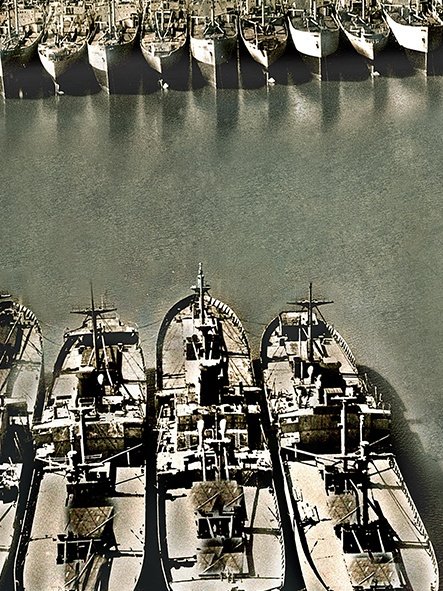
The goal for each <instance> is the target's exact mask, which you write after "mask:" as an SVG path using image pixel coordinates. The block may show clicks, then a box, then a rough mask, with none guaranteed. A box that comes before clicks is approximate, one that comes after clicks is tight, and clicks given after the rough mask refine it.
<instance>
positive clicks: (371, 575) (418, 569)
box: [289, 459, 436, 591]
mask: <svg viewBox="0 0 443 591" xmlns="http://www.w3.org/2000/svg"><path fill="white" fill-rule="evenodd" d="M289 474H290V479H291V481H292V482H291V483H289V484H290V486H291V485H292V486H291V488H292V490H293V491H294V497H295V498H296V499H298V502H297V507H298V511H299V514H300V519H301V520H302V521H303V520H304V521H305V525H304V526H303V525H300V526H299V529H300V532H301V538H302V539H303V538H304V539H305V541H306V544H307V546H306V550H307V552H304V557H303V559H302V561H301V562H302V566H303V574H304V576H305V583H306V585H307V588H308V589H315V590H316V589H323V588H324V587H323V585H322V584H321V583H320V580H322V581H324V583H325V585H326V586H327V587H328V588H329V587H330V588H331V589H340V591H352V590H353V588H354V587H353V585H357V584H360V585H361V589H370V588H371V584H373V583H374V581H375V579H377V580H378V581H379V583H382V582H383V583H385V584H388V583H391V584H392V585H393V588H394V589H397V588H403V587H402V584H404V582H403V583H402V579H403V575H402V574H401V573H400V574H399V573H398V572H397V569H395V568H394V565H393V564H390V563H389V560H386V559H384V558H380V559H379V560H378V561H377V560H371V558H370V557H369V556H368V555H367V554H346V555H345V554H344V553H343V552H342V547H341V542H340V540H339V538H338V537H337V536H336V534H335V531H334V525H335V524H336V523H337V522H338V521H339V520H340V519H344V518H346V514H347V513H349V510H350V507H349V506H348V505H347V504H346V502H345V500H344V496H345V495H327V494H326V492H325V487H324V482H323V479H322V477H321V474H320V472H319V470H318V468H317V466H316V464H315V462H314V461H307V462H301V461H300V462H290V463H289ZM369 475H370V478H371V488H370V493H369V494H370V499H372V500H373V501H376V502H378V503H379V505H380V507H381V511H382V513H383V515H384V517H385V518H386V519H387V521H388V522H389V524H390V525H391V527H392V528H393V529H394V531H395V532H396V534H397V536H398V538H399V543H398V546H399V547H400V553H401V558H402V560H403V564H404V567H405V575H406V579H407V580H408V581H409V584H410V587H407V588H408V589H409V588H410V589H411V590H416V591H431V589H433V588H435V587H433V586H432V585H433V584H435V583H436V574H435V569H434V566H435V557H434V554H433V551H432V550H431V547H430V544H429V539H428V537H427V534H426V532H425V530H424V527H423V524H422V522H421V520H420V517H419V515H418V513H417V510H416V508H415V506H414V503H413V501H412V499H411V497H410V495H409V492H408V490H407V489H406V486H405V484H404V481H403V479H402V478H400V477H399V472H398V469H397V468H396V464H395V463H392V464H391V462H390V460H389V459H375V460H373V461H372V462H371V463H370V467H369ZM346 496H348V495H346ZM349 496H351V495H349ZM351 510H352V507H351ZM369 514H370V518H374V517H375V516H374V513H373V511H372V510H370V513H369ZM299 550H300V544H299ZM310 560H312V562H313V564H314V565H315V568H316V569H317V570H318V576H317V575H316V573H315V571H314V568H313V567H312V564H311V563H310ZM351 581H352V582H353V584H352V583H351Z"/></svg>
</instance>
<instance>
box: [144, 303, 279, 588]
mask: <svg viewBox="0 0 443 591" xmlns="http://www.w3.org/2000/svg"><path fill="white" fill-rule="evenodd" d="M201 301H204V302H205V303H204V308H205V314H204V318H205V319H206V320H204V321H203V324H204V326H205V327H206V328H207V329H208V331H209V332H208V338H209V339H210V341H211V342H212V345H211V349H212V352H213V354H214V357H213V360H210V359H209V358H208V361H207V362H205V361H203V358H201V359H200V361H198V357H197V358H196V357H195V356H194V353H193V351H196V352H198V351H199V342H198V338H199V337H198V335H199V334H201V333H200V329H199V327H200V326H202V325H201V324H200V322H201V317H200V319H197V318H196V307H195V306H196V305H197V304H196V302H197V300H196V298H195V297H194V296H190V297H188V298H185V299H183V300H181V301H180V302H178V303H177V304H176V305H175V306H173V307H172V308H171V310H170V311H169V312H168V313H167V314H166V316H165V319H164V321H163V323H162V325H161V327H160V331H159V335H158V339H157V385H158V388H159V390H158V392H157V416H158V421H159V422H158V426H159V433H160V437H159V445H158V452H157V466H156V472H157V493H158V494H157V507H158V511H157V512H158V542H159V550H160V556H161V559H162V567H163V572H164V576H165V581H166V584H167V587H168V589H170V590H171V591H207V590H208V589H211V590H213V591H231V590H232V589H233V588H236V587H238V588H241V589H243V590H244V591H257V590H258V591H271V590H277V589H281V587H282V584H283V579H284V567H285V555H284V546H283V538H282V533H281V532H282V530H281V521H280V513H279V508H278V504H277V499H276V496H275V488H274V484H273V477H272V470H271V461H270V454H269V450H268V449H267V447H266V444H265V441H264V439H263V433H262V430H261V410H260V408H259V406H258V405H257V396H258V394H259V389H258V388H257V387H256V386H255V381H254V375H253V371H252V364H251V361H250V351H249V345H248V342H247V340H246V336H245V333H244V330H243V327H242V325H241V322H240V320H239V319H238V318H237V316H236V315H235V314H234V312H233V311H232V310H231V309H230V308H229V307H228V306H227V305H226V304H224V303H222V302H220V301H219V300H216V299H214V298H211V297H209V296H207V295H206V294H205V295H204V300H200V302H201ZM200 309H201V308H200ZM205 323H206V324H205ZM210 327H212V328H210ZM206 328H204V329H203V331H204V332H206ZM212 329H214V332H213V331H212ZM215 332H216V333H217V335H218V337H217V338H216V337H215V336H214V335H215ZM193 343H194V344H195V349H194V346H193ZM209 357H211V354H210V355H209ZM216 360H217V361H216ZM222 368H223V369H222ZM220 372H221V373H222V374H223V375H224V376H225V377H224V378H223V385H222V386H221V390H219V387H220V382H219V380H220V379H221V373H220ZM198 375H200V383H201V384H202V389H201V390H200V392H197V391H196V389H195V386H196V385H197V377H198ZM211 376H212V378H213V379H214V380H215V382H213V381H211ZM208 380H209V381H208ZM209 383H211V384H212V385H211V386H209ZM216 383H218V385H216ZM204 384H206V385H208V387H206V386H204ZM217 391H218V393H217ZM228 399H229V401H230V403H229V404H225V402H226V401H227V400H228ZM246 400H248V405H245V401H246ZM199 417H200V418H199ZM202 417H203V418H202ZM202 421H203V422H204V424H205V427H203V428H202V429H201V431H200V433H201V435H200V438H201V439H200V441H201V447H200V450H199V449H198V448H199V445H198V437H199V436H198V433H197V431H198V429H200V428H201V425H202ZM223 424H224V426H222V425H223ZM198 425H200V427H199V426H198ZM220 429H222V431H223V440H219V441H220V443H222V442H223V445H226V446H227V447H226V448H225V449H226V453H225V454H223V457H224V460H223V459H222V455H220V456H219V461H220V464H217V465H218V467H217V468H215V472H214V466H215V464H213V463H212V459H213V458H214V456H213V455H212V451H211V449H215V447H214V448H213V447H212V446H213V445H217V443H216V442H215V440H214V436H215V435H216V434H217V433H218V432H219V431H220ZM206 438H208V439H209V441H208V440H206V441H204V440H205V439H206ZM196 443H197V445H196ZM203 446H204V447H203ZM172 448H174V450H173V451H171V449H172ZM203 449H204V450H205V451H204V452H202V450H203ZM228 450H229V451H228ZM222 464H224V468H222ZM214 474H218V476H216V477H215V478H214ZM214 499H217V501H216V502H215V504H214V505H213V508H212V509H211V507H210V505H211V504H212V503H214ZM206 506H207V507H208V510H206V508H205V507H206ZM207 511H208V512H207ZM213 512H214V513H215V514H216V515H215V517H214V513H213ZM212 520H215V521H212ZM213 523H216V525H215V526H214V525H212V524H213ZM227 523H229V524H230V525H229V526H227V525H224V524H227ZM208 528H209V529H208Z"/></svg>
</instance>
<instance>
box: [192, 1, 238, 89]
mask: <svg viewBox="0 0 443 591" xmlns="http://www.w3.org/2000/svg"><path fill="white" fill-rule="evenodd" d="M190 38H191V42H190V44H191V54H192V57H193V58H194V60H195V61H196V62H197V65H198V68H199V70H200V72H201V74H202V76H203V78H204V79H205V80H206V82H207V83H208V84H209V85H210V86H212V87H214V88H218V87H221V86H224V85H225V77H224V76H223V73H224V72H223V70H224V69H225V68H224V67H225V66H226V65H227V64H228V62H229V60H232V59H233V58H234V57H236V55H235V54H236V49H237V15H236V13H235V9H234V8H232V7H231V6H230V5H229V4H228V3H223V5H220V4H218V5H217V7H216V5H215V0H211V1H210V2H209V3H208V1H207V0H203V2H202V3H201V4H199V5H195V6H194V9H193V10H192V11H191V15H190Z"/></svg>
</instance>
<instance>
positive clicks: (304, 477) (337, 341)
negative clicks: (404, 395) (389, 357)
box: [261, 312, 438, 591]
mask: <svg viewBox="0 0 443 591" xmlns="http://www.w3.org/2000/svg"><path fill="white" fill-rule="evenodd" d="M303 315H304V316H303ZM308 318H309V316H308V312H283V313H281V314H280V316H279V317H278V318H276V319H275V320H274V321H273V322H272V323H271V324H270V325H269V326H268V328H267V329H266V331H265V334H264V335H263V339H262V347H261V360H262V366H263V374H264V383H265V391H266V395H267V400H268V407H269V410H270V417H271V421H272V422H273V423H274V425H275V426H276V430H277V437H278V444H279V449H280V458H279V459H280V470H281V472H282V474H283V481H284V493H285V498H286V505H287V507H288V512H289V516H290V520H291V523H292V528H293V533H294V539H295V543H296V548H297V554H298V557H299V562H300V567H301V570H302V574H303V579H304V584H305V588H306V590H307V591H324V589H340V591H354V589H356V588H359V589H360V588H361V589H368V590H369V589H371V588H373V585H374V584H375V585H376V586H378V585H379V586H381V587H383V588H392V589H396V590H397V589H398V590H404V591H406V590H407V591H432V590H434V589H435V590H436V589H438V565H437V561H436V559H435V554H434V550H433V548H432V544H431V542H430V540H429V537H428V535H427V533H426V529H425V527H424V525H423V523H422V521H421V519H420V516H419V514H418V512H417V509H416V507H415V504H414V501H413V499H412V497H411V495H410V494H409V491H408V489H407V487H406V484H405V482H404V479H403V477H402V475H401V472H400V470H399V468H398V465H397V463H396V460H395V457H394V456H393V454H392V453H386V452H387V451H388V452H389V450H390V447H389V434H390V423H391V419H390V411H389V409H388V408H386V407H385V406H384V405H383V404H381V399H380V398H379V396H380V395H379V393H376V398H377V399H378V402H377V401H376V398H374V394H373V393H372V391H371V386H370V384H368V383H367V382H365V381H363V378H361V376H360V375H359V373H358V370H357V366H356V363H355V359H354V357H353V355H352V353H351V351H350V349H349V346H348V345H347V343H346V342H345V341H344V339H343V338H342V337H341V335H340V334H339V333H338V332H337V331H336V330H335V329H334V328H333V327H332V326H330V325H328V324H327V323H326V322H324V321H320V320H317V319H315V318H314V320H315V322H313V325H312V329H311V330H312V332H311V333H310V332H309V330H306V328H307V327H306V323H307V319H308ZM312 333H314V334H315V338H314V339H313V341H312V344H311V347H313V348H312V349H311V350H312V352H313V353H311V354H310V353H309V351H310V342H309V341H310V337H309V334H312ZM318 364H320V365H318ZM306 370H308V371H307V372H306ZM317 372H321V373H318V374H317ZM305 387H306V389H305ZM377 445H378V446H379V447H378V453H377V454H375V453H374V454H373V455H371V453H370V452H369V455H365V454H366V453H367V450H369V449H370V447H371V446H374V447H376V446H377ZM365 446H367V447H366V448H365ZM365 449H366V451H364V450H365ZM356 483H357V484H356ZM412 531H413V532H414V534H413V538H414V542H413V543H412V544H411V543H409V542H410V540H411V532H412ZM362 540H364V542H362ZM376 582H377V583H378V585H377V584H376Z"/></svg>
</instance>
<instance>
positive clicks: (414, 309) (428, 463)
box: [0, 76, 443, 570]
mask: <svg viewBox="0 0 443 591" xmlns="http://www.w3.org/2000/svg"><path fill="white" fill-rule="evenodd" d="M442 129H443V78H435V79H428V80H426V79H424V78H422V77H420V76H411V77H406V78H395V77H394V78H383V77H380V78H378V79H375V80H373V81H372V80H364V81H348V82H328V83H322V84H320V83H317V82H315V81H311V82H308V83H306V84H299V85H287V86H285V85H281V86H276V87H274V88H270V89H269V90H267V89H266V88H258V89H250V90H245V89H240V90H238V89H237V90H236V89H233V90H223V91H219V92H218V93H215V92H214V91H212V90H211V89H209V88H201V89H197V90H193V91H169V92H167V93H164V94H163V95H162V94H160V93H159V92H158V93H151V94H149V95H135V96H113V97H107V96H105V95H103V94H96V95H92V96H82V97H74V96H68V95H65V96H62V97H58V98H55V97H47V98H45V99H38V100H27V101H19V100H8V101H5V102H3V103H2V104H1V105H0V154H1V169H0V170H1V172H0V178H1V183H0V198H1V203H2V209H1V211H2V222H3V223H2V229H3V233H2V246H3V247H2V261H1V265H2V269H1V282H2V286H1V287H2V289H7V290H10V291H12V292H14V293H16V294H21V295H22V297H23V300H24V301H25V302H26V303H27V304H28V305H29V306H30V307H32V309H33V310H34V311H35V313H36V314H37V316H38V317H39V318H40V320H41V323H42V327H43V330H44V336H45V344H46V362H47V365H48V367H50V366H51V365H52V364H53V361H54V357H55V354H56V352H57V349H58V347H59V344H60V343H61V338H62V332H63V330H64V329H65V328H66V327H67V326H73V325H75V323H76V320H75V318H73V317H71V316H70V314H69V310H70V309H71V308H72V307H73V306H74V305H77V304H78V303H85V302H86V301H87V299H88V292H89V281H90V279H91V278H92V279H93V280H94V286H95V291H96V293H97V294H101V293H105V294H106V295H107V298H108V299H110V300H112V301H113V302H115V303H116V304H117V305H118V308H119V311H120V313H121V315H122V316H124V317H125V318H127V319H130V320H134V321H135V322H137V323H138V324H139V325H140V326H141V327H142V329H141V336H142V338H143V344H144V349H145V352H146V359H147V362H148V365H151V366H152V365H153V364H154V346H155V338H156V333H157V329H158V327H159V324H160V322H161V319H162V317H163V315H164V314H165V312H166V311H167V309H168V308H169V307H170V306H171V305H172V304H173V303H174V302H175V301H176V300H177V299H179V298H181V297H182V296H183V295H185V294H187V293H188V292H189V286H190V285H192V284H193V283H194V280H195V275H196V271H197V264H198V262H199V261H202V262H203V263H204V267H205V271H206V276H207V279H208V281H209V282H210V283H211V286H212V293H213V295H215V296H217V297H219V298H220V299H222V300H224V301H226V302H227V303H229V304H230V305H231V306H232V307H233V308H234V310H235V311H236V312H237V313H238V315H239V316H240V318H241V319H242V320H243V321H244V324H245V327H246V328H247V330H248V333H249V335H250V340H251V345H252V348H253V352H254V353H255V354H257V352H258V349H259V342H260V335H261V332H262V330H263V328H264V326H265V324H266V323H267V322H269V321H270V320H271V319H272V318H273V316H274V315H275V314H276V313H277V312H279V311H280V310H281V309H283V308H285V307H286V305H287V304H286V303H287V301H290V300H293V299H294V297H299V296H301V295H304V294H305V293H306V291H307V285H308V282H309V281H313V282H314V289H315V292H316V293H317V294H318V295H324V296H327V297H328V298H331V299H333V300H334V301H335V305H334V306H330V307H329V308H328V318H329V319H330V320H331V321H332V322H333V323H334V324H335V325H336V326H337V327H338V328H339V330H340V331H341V332H342V333H343V335H344V336H345V338H346V339H347V340H348V342H349V343H350V345H351V348H352V349H353V351H354V353H355V355H356V357H357V360H358V361H359V362H360V363H361V364H362V365H364V366H366V367H368V368H370V370H371V372H372V374H373V376H374V377H375V379H376V380H378V381H379V382H380V384H381V385H383V386H384V388H385V390H386V391H387V392H388V393H390V396H391V397H392V398H393V400H394V403H395V405H396V408H397V409H398V412H399V420H398V425H399V427H398V434H397V439H398V441H399V442H403V444H404V445H403V449H404V450H405V451H404V453H403V459H402V463H403V469H404V472H405V474H406V475H407V477H408V480H409V484H410V486H411V488H412V489H413V491H414V495H415V496H416V498H417V504H418V505H419V508H420V510H421V512H422V514H423V518H424V520H425V522H426V525H427V527H428V529H429V531H430V533H431V536H432V538H433V541H434V544H435V547H436V551H437V554H438V558H439V560H440V561H441V560H442V558H443V550H442V549H443V534H442V533H441V523H443V509H442V505H443V503H442V491H443V483H442V469H443V435H442V432H443V399H442V384H443V363H442V361H443V360H442V320H441V318H442V312H443V263H442V261H443V257H442V255H443V242H442V236H443V234H442V213H443V212H442V180H443V175H442V172H441V170H442V154H443V134H442V133H441V130H442ZM441 570H443V568H441Z"/></svg>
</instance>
